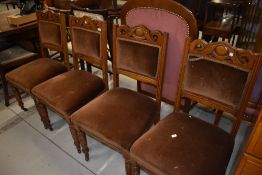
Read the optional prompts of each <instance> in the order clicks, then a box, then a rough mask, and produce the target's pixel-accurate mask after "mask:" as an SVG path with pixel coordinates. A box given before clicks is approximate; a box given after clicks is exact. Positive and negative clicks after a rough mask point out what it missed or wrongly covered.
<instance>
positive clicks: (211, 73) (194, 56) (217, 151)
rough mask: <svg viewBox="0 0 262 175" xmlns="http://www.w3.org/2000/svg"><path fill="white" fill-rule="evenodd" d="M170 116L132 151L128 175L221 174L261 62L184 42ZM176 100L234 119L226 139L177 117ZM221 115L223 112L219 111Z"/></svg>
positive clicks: (222, 46)
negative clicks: (143, 172) (143, 173)
mask: <svg viewBox="0 0 262 175" xmlns="http://www.w3.org/2000/svg"><path fill="white" fill-rule="evenodd" d="M186 43H187V44H186V47H185V52H184V59H183V63H182V68H181V71H180V79H179V85H178V95H177V97H178V98H177V99H176V103H175V111H174V112H173V113H171V114H170V115H168V116H167V117H165V118H164V119H163V120H161V121H160V122H159V123H158V124H157V125H155V126H154V127H153V128H151V129H150V130H149V131H148V132H146V133H145V134H144V135H143V136H141V137H140V138H139V139H138V140H136V142H135V143H134V144H133V146H132V147H131V151H130V154H131V161H132V173H133V175H138V174H139V169H140V167H141V168H143V169H145V170H146V171H148V172H150V173H152V174H159V175H160V174H161V175H162V174H170V175H171V174H201V175H209V174H215V175H216V174H217V175H220V174H225V172H226V168H227V165H228V162H229V160H230V157H231V154H232V151H233V147H234V136H235V134H236V132H237V129H238V127H239V124H240V121H241V117H242V116H243V114H244V112H245V109H246V106H247V102H248V99H249V96H250V94H251V91H252V87H253V86H254V83H255V79H256V76H257V73H258V70H259V64H260V63H259V62H261V58H259V57H260V56H259V55H256V54H254V53H252V52H251V51H248V50H243V49H237V48H233V47H232V46H231V45H230V44H228V43H226V42H216V43H209V44H208V43H206V42H205V41H203V40H194V41H192V42H190V39H188V40H187V42H186ZM181 98H190V99H191V100H193V101H196V102H198V103H201V104H203V105H205V106H209V107H212V108H215V109H218V110H219V111H225V112H228V113H231V114H232V115H234V116H235V117H236V121H235V124H234V125H233V129H232V131H231V134H230V133H228V132H226V131H224V130H222V129H221V128H219V127H217V126H216V125H217V124H218V120H216V122H215V124H214V125H213V124H210V123H207V122H205V121H203V120H200V119H198V118H196V117H194V116H191V115H189V114H186V113H183V112H180V110H181ZM221 113H222V112H221Z"/></svg>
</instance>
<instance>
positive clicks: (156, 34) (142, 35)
mask: <svg viewBox="0 0 262 175" xmlns="http://www.w3.org/2000/svg"><path fill="white" fill-rule="evenodd" d="M117 35H119V36H121V37H124V38H128V39H132V38H133V39H134V40H136V41H142V42H143V41H144V42H150V43H153V44H160V43H162V42H163V41H162V39H163V37H162V36H163V35H164V33H162V32H160V31H150V30H148V29H147V28H146V27H145V26H142V25H140V26H135V27H133V28H129V27H128V26H124V25H122V26H119V27H118V30H117Z"/></svg>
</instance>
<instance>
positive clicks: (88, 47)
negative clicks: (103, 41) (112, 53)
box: [72, 27, 100, 58]
mask: <svg viewBox="0 0 262 175" xmlns="http://www.w3.org/2000/svg"><path fill="white" fill-rule="evenodd" d="M72 44H73V46H74V52H75V53H77V54H82V55H85V56H90V57H94V58H99V57H100V34H99V33H98V32H97V33H96V32H95V31H91V30H87V29H83V28H79V27H72Z"/></svg>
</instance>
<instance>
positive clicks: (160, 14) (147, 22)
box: [121, 0, 197, 103]
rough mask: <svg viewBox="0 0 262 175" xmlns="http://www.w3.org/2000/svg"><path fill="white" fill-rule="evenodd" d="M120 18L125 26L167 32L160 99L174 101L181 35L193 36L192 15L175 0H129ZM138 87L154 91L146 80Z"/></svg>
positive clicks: (180, 57)
mask: <svg viewBox="0 0 262 175" xmlns="http://www.w3.org/2000/svg"><path fill="white" fill-rule="evenodd" d="M163 19H165V20H163ZM121 22H122V23H123V24H127V25H129V26H136V25H140V24H143V25H144V26H146V27H147V28H149V29H150V30H160V31H164V32H167V33H169V37H168V47H167V58H166V65H165V67H166V68H165V73H164V85H163V100H165V101H166V102H168V103H174V99H175V96H176V88H177V84H178V79H179V70H180V65H181V62H182V58H183V48H184V43H185V38H186V37H188V36H190V37H192V38H196V37H197V22H196V19H195V17H194V15H193V14H192V13H191V12H190V11H189V10H188V9H187V8H185V7H184V6H183V5H181V4H179V3H177V2H175V1H170V0H161V1H158V0H153V1H152V0H143V1H141V0H129V1H128V2H127V3H126V4H124V5H123V7H122V11H121ZM138 89H139V90H141V91H142V92H145V93H147V94H148V93H150V94H154V93H155V88H154V87H152V86H149V85H146V84H142V85H141V87H140V86H138Z"/></svg>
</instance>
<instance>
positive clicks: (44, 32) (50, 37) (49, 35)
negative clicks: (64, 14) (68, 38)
mask: <svg viewBox="0 0 262 175" xmlns="http://www.w3.org/2000/svg"><path fill="white" fill-rule="evenodd" d="M38 26H39V35H40V38H41V42H42V43H44V44H51V45H55V46H58V47H61V42H62V41H61V35H60V33H61V31H60V25H59V24H57V23H53V22H49V21H43V20H39V22H38Z"/></svg>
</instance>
